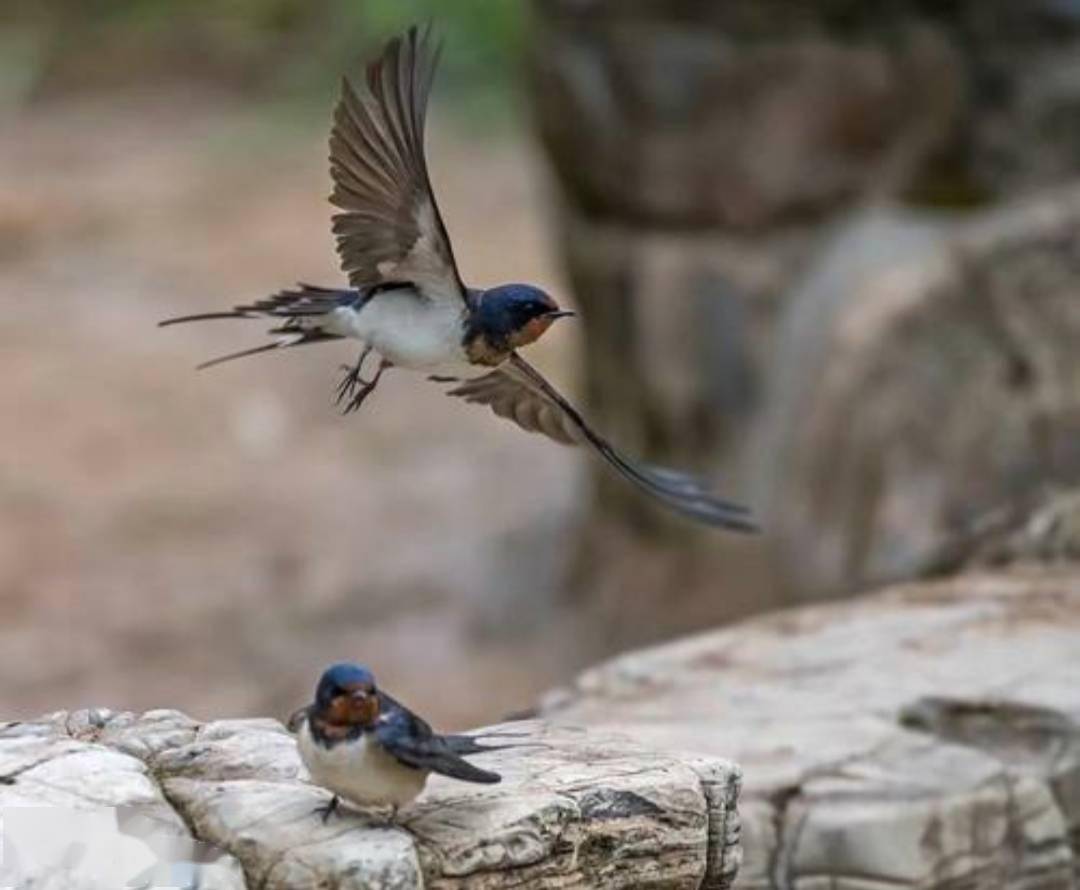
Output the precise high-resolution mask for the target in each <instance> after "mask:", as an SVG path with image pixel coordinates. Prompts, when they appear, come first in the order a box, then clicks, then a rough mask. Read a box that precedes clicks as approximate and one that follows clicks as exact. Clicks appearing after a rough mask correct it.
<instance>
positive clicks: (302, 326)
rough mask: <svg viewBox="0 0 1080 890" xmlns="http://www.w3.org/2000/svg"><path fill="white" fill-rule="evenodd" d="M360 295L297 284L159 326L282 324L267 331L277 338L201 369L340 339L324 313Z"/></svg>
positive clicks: (206, 364)
mask: <svg viewBox="0 0 1080 890" xmlns="http://www.w3.org/2000/svg"><path fill="white" fill-rule="evenodd" d="M360 299H361V295H360V294H359V293H358V292H357V291H355V290H341V289H337V288H330V287H318V286H316V285H313V284H303V283H301V284H298V285H297V287H296V289H295V290H285V291H281V292H279V293H276V294H274V295H273V296H272V297H267V298H266V299H264V300H257V301H256V302H254V303H248V304H242V305H239V306H234V307H233V308H232V309H227V310H224V311H221V312H200V313H196V314H194V315H181V316H178V317H176V318H167V319H165V320H164V321H160V322H158V327H162V328H164V327H168V326H170V325H174V324H186V323H188V322H192V321H210V320H214V319H221V318H273V319H279V320H281V324H279V325H278V326H277V327H274V328H271V329H270V330H269V331H267V333H268V334H270V335H271V336H273V337H274V338H275V339H274V340H273V341H271V342H270V343H264V344H262V345H261V346H254V347H252V348H250V349H242V350H240V351H239V352H230V353H229V354H228V355H222V356H218V357H217V358H213V359H210V360H209V361H206V362H203V363H202V364H200V365H198V368H199V369H200V370H201V369H203V368H210V367H213V366H214V365H220V364H223V363H224V362H229V361H232V360H234V359H238V358H245V357H247V356H249V355H259V354H260V353H263V352H273V351H275V350H278V349H291V348H292V347H294V346H304V345H307V344H309V343H323V342H326V341H328V340H340V339H341V336H340V335H338V334H332V333H329V332H328V331H326V330H325V329H324V328H323V327H322V326H321V325H320V324H319V322H318V319H319V318H320V317H321V316H325V315H329V314H330V313H331V312H333V311H334V310H335V309H338V308H340V307H342V306H350V305H352V304H354V303H356V302H357V301H358V300H360Z"/></svg>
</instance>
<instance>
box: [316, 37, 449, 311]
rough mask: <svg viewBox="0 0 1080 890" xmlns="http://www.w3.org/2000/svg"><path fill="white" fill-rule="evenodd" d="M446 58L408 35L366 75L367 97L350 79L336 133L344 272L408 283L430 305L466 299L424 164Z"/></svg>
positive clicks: (359, 283)
mask: <svg viewBox="0 0 1080 890" xmlns="http://www.w3.org/2000/svg"><path fill="white" fill-rule="evenodd" d="M438 57H439V51H438V48H437V47H433V46H432V40H431V32H430V29H427V30H425V31H423V32H421V31H420V30H419V29H417V28H415V27H414V28H410V29H409V30H408V31H407V32H406V33H405V34H404V35H403V36H401V37H396V38H394V39H393V40H391V41H390V42H389V43H388V44H387V45H386V48H385V49H384V50H383V53H382V55H381V56H380V57H379V58H378V59H377V60H376V61H375V62H373V63H372V64H371V65H369V66H368V69H367V75H366V80H365V87H366V89H365V92H364V95H360V94H359V93H358V92H357V91H356V89H354V88H353V86H352V84H351V83H350V82H349V81H348V80H347V79H346V80H343V82H342V87H341V98H340V100H339V101H338V105H337V108H336V109H335V110H334V125H333V129H332V130H331V133H330V176H331V178H332V179H333V182H334V191H333V193H332V194H331V196H330V201H331V203H332V204H334V205H335V206H336V207H338V208H340V209H341V211H342V212H341V213H337V214H335V215H334V218H333V230H334V234H335V235H336V238H337V249H338V254H339V256H340V258H341V266H342V269H343V270H344V272H345V273H346V274H347V275H348V276H349V281H350V282H351V283H352V284H353V286H355V287H369V286H371V285H376V284H380V283H382V282H385V281H390V280H393V281H410V282H412V283H413V284H415V285H416V286H417V287H418V288H419V289H420V290H421V292H423V293H424V294H425V295H427V296H428V297H430V298H432V299H454V300H465V299H466V291H465V287H464V285H463V284H462V282H461V276H460V275H459V274H458V270H457V265H456V263H455V262H454V254H453V249H452V248H451V246H450V239H449V237H448V235H447V233H446V226H445V225H444V223H443V220H442V216H441V215H440V213H439V208H438V204H437V203H436V201H435V195H434V193H433V191H432V188H431V179H430V177H429V175H428V169H427V161H426V159H425V157H424V123H425V119H426V114H427V101H428V97H429V96H430V94H431V84H432V80H433V78H434V74H435V68H436V65H437V64H438Z"/></svg>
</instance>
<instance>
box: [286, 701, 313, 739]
mask: <svg viewBox="0 0 1080 890" xmlns="http://www.w3.org/2000/svg"><path fill="white" fill-rule="evenodd" d="M313 707H315V706H314V705H304V707H302V708H297V709H296V710H295V711H293V712H292V713H291V714H290V715H289V719H288V721H287V722H286V723H285V728H286V729H287V730H289V732H291V733H293V734H296V733H298V732H299V731H300V727H301V726H303V724H304V721H305V720H307V718H308V714H310V713H311V709H312V708H313Z"/></svg>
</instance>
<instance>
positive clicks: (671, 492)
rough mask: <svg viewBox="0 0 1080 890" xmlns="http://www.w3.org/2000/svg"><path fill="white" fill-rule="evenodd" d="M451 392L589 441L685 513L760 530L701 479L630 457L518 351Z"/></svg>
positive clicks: (529, 426)
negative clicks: (620, 450) (709, 488)
mask: <svg viewBox="0 0 1080 890" xmlns="http://www.w3.org/2000/svg"><path fill="white" fill-rule="evenodd" d="M438 379H445V378H438ZM448 395H451V396H457V397H458V398H462V399H464V400H465V401H467V402H472V403H475V404H480V405H488V406H489V407H490V408H491V409H492V411H494V412H495V413H496V414H498V415H499V416H500V417H505V418H507V419H508V420H512V421H513V422H514V423H516V424H517V425H518V426H520V427H521V428H522V429H525V430H528V431H529V432H534V433H543V434H544V435H545V436H548V437H549V438H551V439H554V440H555V441H557V442H562V443H564V444H568V445H579V444H585V445H589V446H590V447H592V448H593V450H594V451H596V452H597V453H598V454H599V455H600V456H601V457H602V458H603V459H604V460H605V461H607V462H608V464H610V465H611V466H612V467H613V468H614V469H615V470H616V471H618V472H619V473H620V474H621V475H622V476H624V477H625V478H626V479H628V480H629V481H630V482H632V483H634V484H635V485H637V486H638V487H639V488H641V489H642V490H644V491H645V492H646V493H647V494H650V495H652V496H653V497H654V498H656V499H657V500H659V501H660V502H661V503H663V504H664V505H665V506H667V507H669V508H670V509H672V510H674V511H676V512H677V513H681V514H682V515H683V516H686V517H689V518H690V519H694V520H696V521H698V522H703V523H705V524H707V525H716V526H721V527H723V528H729V529H733V530H736V531H744V532H752V531H757V530H758V528H757V525H756V524H755V523H754V521H753V520H752V519H751V517H750V512H749V511H748V510H747V509H746V508H745V507H742V506H739V505H738V504H733V503H731V502H729V501H725V500H721V499H720V498H718V497H716V496H715V495H713V494H711V493H710V492H709V491H708V490H707V489H706V488H705V486H704V485H703V483H702V482H701V481H700V480H699V479H696V478H695V477H693V476H690V475H688V474H686V473H680V472H678V471H676V470H669V469H666V468H665V467H656V466H649V465H645V464H638V463H635V462H633V461H631V460H629V459H628V458H627V457H625V456H624V455H623V454H621V453H620V452H619V451H618V450H617V449H616V448H615V447H614V446H613V445H612V444H611V443H610V442H608V441H607V439H605V438H604V437H603V436H601V435H600V434H599V433H597V432H596V431H595V430H593V429H592V428H591V427H590V426H589V425H588V424H587V423H586V422H585V419H584V418H583V417H582V416H581V413H580V412H579V411H578V410H577V409H576V408H575V407H574V406H573V405H571V404H570V402H568V401H567V400H566V399H565V398H564V397H563V396H562V395H561V394H560V393H559V392H558V390H556V389H555V387H553V386H552V385H551V384H550V383H548V382H547V380H545V379H544V377H543V375H542V374H540V372H539V371H537V370H536V369H535V368H534V367H533V366H532V365H530V364H529V363H528V362H527V361H525V359H523V358H522V357H521V356H520V355H518V354H517V353H512V354H511V356H510V358H509V360H508V361H506V362H505V363H503V364H502V365H500V366H499V367H498V368H496V369H495V370H494V371H491V372H489V373H487V374H484V375H483V376H482V377H476V378H474V379H472V380H466V381H465V382H463V383H460V384H459V385H458V386H457V387H455V388H454V389H451V390H450V391H449V392H448Z"/></svg>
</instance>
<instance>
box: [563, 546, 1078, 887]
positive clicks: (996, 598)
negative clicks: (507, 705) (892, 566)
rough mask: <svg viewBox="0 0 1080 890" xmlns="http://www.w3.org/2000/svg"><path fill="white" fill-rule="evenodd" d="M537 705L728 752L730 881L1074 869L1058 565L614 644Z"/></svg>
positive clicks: (1063, 593) (1067, 646)
mask: <svg viewBox="0 0 1080 890" xmlns="http://www.w3.org/2000/svg"><path fill="white" fill-rule="evenodd" d="M543 710H544V711H545V712H546V713H547V714H548V716H549V717H551V718H552V719H560V720H567V721H573V722H574V723H577V724H581V725H586V726H589V727H591V728H593V729H595V730H597V731H604V732H620V733H625V734H628V735H632V736H633V737H634V738H635V739H637V740H638V741H639V742H641V743H642V744H646V745H650V746H652V747H655V748H658V749H660V750H666V751H669V752H679V756H692V755H702V756H709V755H712V754H715V753H716V752H718V751H723V752H725V753H726V754H729V755H731V756H734V757H735V758H737V759H738V762H739V763H740V764H741V765H742V767H743V769H744V771H745V789H744V793H743V795H742V799H741V802H740V811H741V818H742V824H743V844H744V851H745V862H744V864H743V867H742V869H741V871H740V873H739V878H738V880H737V882H736V886H737V887H744V888H751V887H753V888H780V887H798V888H799V890H818V888H829V890H856V888H857V890H874V888H882V890H886V888H887V890H897V888H900V887H919V888H931V887H958V886H964V887H986V888H991V887H993V888H997V887H1016V888H1035V887H1038V888H1040V890H1044V888H1045V890H1049V888H1061V890H1075V888H1076V886H1078V884H1080V574H1078V573H1076V572H1075V570H1049V569H1036V568H1029V569H1025V570H1018V571H1013V572H1008V573H1006V572H1001V573H997V574H981V575H970V576H960V577H957V578H953V579H949V580H947V581H939V582H934V583H919V584H907V585H903V586H899V587H895V588H892V589H890V590H888V591H886V592H884V593H882V594H879V595H874V596H870V597H865V598H862V599H859V600H855V601H850V602H845V603H838V604H834V605H828V606H819V607H812V608H804V609H798V610H792V611H789V612H782V613H777V614H774V615H770V616H767V617H763V618H759V619H754V620H751V621H747V622H743V623H741V624H737V625H734V626H732V627H729V628H726V629H723V630H720V631H715V632H712V633H707V634H703V635H700V636H696V637H692V638H689V639H686V640H682V641H679V642H676V643H673V644H670V645H666V646H661V647H657V648H654V649H650V650H645V651H640V652H635V653H630V654H628V655H625V656H622V657H620V658H616V659H614V660H613V661H610V662H608V663H607V664H604V665H601V666H599V667H596V668H594V669H592V670H589V671H587V672H586V673H584V674H583V675H582V676H581V677H580V678H579V680H578V682H577V683H576V685H575V686H574V687H573V688H571V689H568V690H561V691H559V692H557V693H554V694H552V695H551V696H549V697H548V699H547V701H546V703H545V706H544V708H543ZM687 752H688V753H687Z"/></svg>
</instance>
